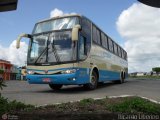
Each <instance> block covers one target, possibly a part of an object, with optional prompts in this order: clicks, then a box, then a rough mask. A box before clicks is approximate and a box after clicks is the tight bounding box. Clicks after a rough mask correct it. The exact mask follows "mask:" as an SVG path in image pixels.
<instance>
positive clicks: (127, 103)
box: [107, 97, 160, 114]
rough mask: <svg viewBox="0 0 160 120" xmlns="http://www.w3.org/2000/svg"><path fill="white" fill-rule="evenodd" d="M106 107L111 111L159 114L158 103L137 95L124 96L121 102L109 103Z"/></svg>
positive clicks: (159, 106)
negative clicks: (131, 96)
mask: <svg viewBox="0 0 160 120" xmlns="http://www.w3.org/2000/svg"><path fill="white" fill-rule="evenodd" d="M107 108H108V109H109V110H110V111H112V112H121V113H146V114H160V105H159V104H156V103H152V102H150V101H148V100H145V99H142V98H139V97H133V98H125V99H124V101H123V102H121V103H116V104H111V105H109V106H107Z"/></svg>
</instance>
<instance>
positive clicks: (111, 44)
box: [108, 38, 113, 52]
mask: <svg viewBox="0 0 160 120" xmlns="http://www.w3.org/2000/svg"><path fill="white" fill-rule="evenodd" d="M108 44H109V50H110V51H111V52H113V41H112V40H111V39H110V38H108Z"/></svg>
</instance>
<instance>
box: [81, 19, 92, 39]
mask: <svg viewBox="0 0 160 120" xmlns="http://www.w3.org/2000/svg"><path fill="white" fill-rule="evenodd" d="M82 31H83V32H84V33H85V34H87V37H90V35H91V22H90V21H89V20H87V19H86V18H84V17H82Z"/></svg>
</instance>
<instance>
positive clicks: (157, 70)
mask: <svg viewBox="0 0 160 120" xmlns="http://www.w3.org/2000/svg"><path fill="white" fill-rule="evenodd" d="M152 71H155V72H156V74H158V73H159V72H160V67H155V68H152Z"/></svg>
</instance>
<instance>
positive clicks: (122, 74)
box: [114, 72, 125, 84]
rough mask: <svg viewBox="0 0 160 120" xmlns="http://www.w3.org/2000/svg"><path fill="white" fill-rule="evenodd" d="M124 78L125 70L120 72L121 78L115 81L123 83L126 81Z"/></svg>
mask: <svg viewBox="0 0 160 120" xmlns="http://www.w3.org/2000/svg"><path fill="white" fill-rule="evenodd" d="M124 79H125V72H121V73H120V80H116V81H115V82H114V83H117V84H122V83H124Z"/></svg>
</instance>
